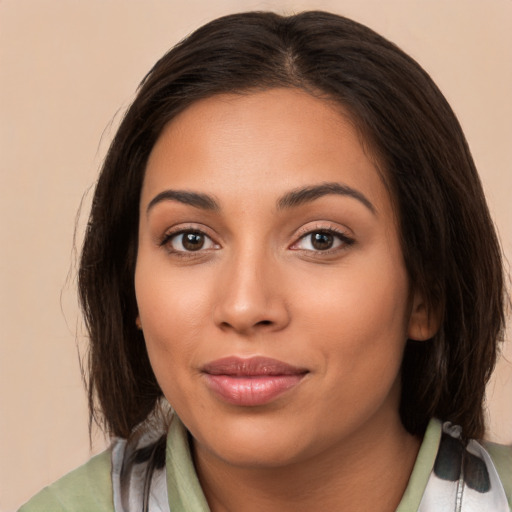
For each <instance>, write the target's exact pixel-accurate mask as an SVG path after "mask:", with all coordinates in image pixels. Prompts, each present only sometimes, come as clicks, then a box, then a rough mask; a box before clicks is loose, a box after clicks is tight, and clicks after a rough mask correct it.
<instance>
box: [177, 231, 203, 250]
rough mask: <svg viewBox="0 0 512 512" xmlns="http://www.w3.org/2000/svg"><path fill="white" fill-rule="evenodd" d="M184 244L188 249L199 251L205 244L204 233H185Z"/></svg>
mask: <svg viewBox="0 0 512 512" xmlns="http://www.w3.org/2000/svg"><path fill="white" fill-rule="evenodd" d="M182 236H183V240H182V242H181V243H182V244H183V247H184V248H185V249H186V250H187V251H198V250H199V249H201V248H202V247H203V245H204V235H203V234H202V233H184V234H183V235H182Z"/></svg>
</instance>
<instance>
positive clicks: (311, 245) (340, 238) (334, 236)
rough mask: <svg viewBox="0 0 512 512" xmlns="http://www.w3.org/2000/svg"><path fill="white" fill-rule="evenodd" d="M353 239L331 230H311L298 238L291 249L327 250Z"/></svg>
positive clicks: (344, 244) (351, 241)
mask: <svg viewBox="0 0 512 512" xmlns="http://www.w3.org/2000/svg"><path fill="white" fill-rule="evenodd" d="M353 243H354V240H353V239H351V238H349V237H347V236H346V235H343V234H341V233H336V232H334V231H331V230H317V231H311V232H309V233H307V234H306V235H304V236H302V237H301V238H299V240H298V241H297V242H295V243H294V244H293V245H292V247H291V249H294V250H302V251H315V252H321V251H329V250H333V249H337V248H339V247H342V246H346V245H352V244H353Z"/></svg>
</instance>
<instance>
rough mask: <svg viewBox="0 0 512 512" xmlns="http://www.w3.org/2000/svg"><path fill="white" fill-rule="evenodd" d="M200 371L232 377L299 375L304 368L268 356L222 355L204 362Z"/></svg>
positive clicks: (302, 372) (304, 371) (303, 372)
mask: <svg viewBox="0 0 512 512" xmlns="http://www.w3.org/2000/svg"><path fill="white" fill-rule="evenodd" d="M202 371H203V372H204V373H207V374H209V375H228V376H232V377H256V376H272V375H301V374H305V373H307V372H308V370H307V369H306V368H301V367H297V366H293V365H290V364H287V363H284V362H283V361H279V360H277V359H272V358H269V357H261V356H255V357H249V358H242V357H236V356H231V357H224V358H222V359H216V360H215V361H211V362H209V363H207V364H205V365H204V366H203V367H202Z"/></svg>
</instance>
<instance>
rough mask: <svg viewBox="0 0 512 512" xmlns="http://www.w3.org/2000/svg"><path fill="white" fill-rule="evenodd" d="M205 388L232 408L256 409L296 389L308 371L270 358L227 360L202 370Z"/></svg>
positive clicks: (216, 362) (216, 361)
mask: <svg viewBox="0 0 512 512" xmlns="http://www.w3.org/2000/svg"><path fill="white" fill-rule="evenodd" d="M201 370H202V373H203V375H204V377H205V381H206V385H207V387H208V388H209V389H210V391H212V392H213V393H214V394H215V395H216V396H217V397H218V398H220V399H221V400H223V401H225V402H228V403H230V404H232V405H238V406H245V407H254V406H258V405H265V404H267V403H269V402H272V401H273V400H274V399H276V398H277V397H279V396H281V395H282V394H283V393H286V392H287V391H289V390H291V389H292V388H294V387H295V386H297V385H298V384H299V383H300V382H301V380H302V379H303V378H304V377H305V375H306V374H307V373H308V370H307V369H306V368H299V367H296V366H292V365H289V364H287V363H284V362H282V361H278V360H277V359H271V358H267V357H251V358H240V357H226V358H223V359H217V360H215V361H212V362H210V363H207V364H206V365H204V366H203V367H202V369H201Z"/></svg>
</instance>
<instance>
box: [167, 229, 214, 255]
mask: <svg viewBox="0 0 512 512" xmlns="http://www.w3.org/2000/svg"><path fill="white" fill-rule="evenodd" d="M162 245H167V247H169V249H170V250H171V251H172V252H196V251H201V250H203V251H204V250H207V249H215V248H216V247H217V244H215V242H214V241H213V240H212V239H211V238H210V237H209V236H207V235H205V234H204V233H202V232H201V231H194V230H188V231H180V232H179V233H174V234H171V235H168V236H167V237H166V238H165V240H164V241H163V244H162Z"/></svg>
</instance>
